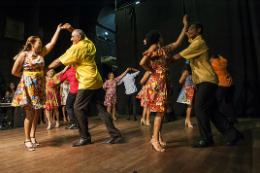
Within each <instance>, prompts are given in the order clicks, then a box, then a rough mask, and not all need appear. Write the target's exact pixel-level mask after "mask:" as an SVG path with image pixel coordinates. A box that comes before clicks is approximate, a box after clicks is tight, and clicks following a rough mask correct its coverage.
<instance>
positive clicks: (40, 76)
mask: <svg viewBox="0 0 260 173" xmlns="http://www.w3.org/2000/svg"><path fill="white" fill-rule="evenodd" d="M25 54H26V56H25V59H24V63H23V75H22V76H21V79H20V82H19V84H18V86H17V89H16V92H15V94H14V98H13V101H12V106H21V108H22V109H25V110H34V109H42V108H43V105H44V102H45V79H44V65H45V63H44V58H43V56H41V55H36V56H35V55H33V54H30V53H28V52H25Z"/></svg>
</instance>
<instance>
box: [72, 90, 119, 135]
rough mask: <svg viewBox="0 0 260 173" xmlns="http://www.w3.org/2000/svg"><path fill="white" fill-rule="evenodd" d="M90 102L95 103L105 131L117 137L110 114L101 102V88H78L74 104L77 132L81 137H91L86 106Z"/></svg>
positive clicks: (117, 133) (117, 131)
mask: <svg viewBox="0 0 260 173" xmlns="http://www.w3.org/2000/svg"><path fill="white" fill-rule="evenodd" d="M90 102H91V103H92V104H94V105H95V107H96V108H97V112H98V114H99V117H100V118H101V120H102V121H103V123H104V124H105V125H106V127H107V131H108V133H109V134H110V136H111V137H112V138H114V137H119V136H121V135H120V132H119V130H118V129H117V128H115V126H114V124H113V122H112V120H111V118H110V115H109V114H108V113H107V111H106V109H105V106H104V105H103V104H102V88H100V89H97V90H79V91H78V94H77V97H76V101H75V105H74V112H75V115H76V117H77V119H78V121H77V122H78V127H79V134H80V136H81V137H82V138H85V139H91V137H90V134H89V132H88V118H87V116H88V107H89V104H90Z"/></svg>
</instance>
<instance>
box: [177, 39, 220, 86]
mask: <svg viewBox="0 0 260 173" xmlns="http://www.w3.org/2000/svg"><path fill="white" fill-rule="evenodd" d="M208 49H209V48H208V46H207V44H206V42H205V41H204V40H203V39H202V36H198V37H196V38H195V39H194V40H192V41H191V44H190V46H189V47H188V48H187V49H185V50H183V51H182V52H181V53H180V55H181V56H182V57H183V58H185V59H187V60H188V61H190V66H191V69H192V80H193V82H194V83H195V84H200V83H201V82H210V83H213V84H216V85H218V76H217V75H216V73H215V72H214V70H213V68H212V66H211V64H210V62H209V55H208Z"/></svg>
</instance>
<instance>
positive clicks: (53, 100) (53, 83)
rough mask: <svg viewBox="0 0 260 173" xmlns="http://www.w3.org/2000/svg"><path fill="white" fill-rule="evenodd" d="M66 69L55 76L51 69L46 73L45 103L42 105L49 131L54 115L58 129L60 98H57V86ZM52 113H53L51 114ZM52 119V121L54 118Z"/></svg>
mask: <svg viewBox="0 0 260 173" xmlns="http://www.w3.org/2000/svg"><path fill="white" fill-rule="evenodd" d="M67 68H68V67H65V68H64V70H63V71H61V72H60V73H58V74H56V75H54V74H55V71H54V70H53V69H50V70H49V71H48V72H47V73H46V78H45V80H46V100H45V101H46V102H45V105H44V108H45V109H46V115H47V120H48V126H47V129H48V130H50V129H51V119H52V116H53V113H54V117H56V121H55V122H56V125H55V127H59V126H60V123H59V119H60V118H59V117H60V112H59V107H60V97H59V91H58V88H57V87H58V86H57V85H58V84H60V82H61V80H62V75H63V73H64V72H65V71H66V70H67ZM53 111H54V112H53ZM54 117H53V120H55V118H54Z"/></svg>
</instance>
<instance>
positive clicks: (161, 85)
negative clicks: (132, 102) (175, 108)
mask: <svg viewBox="0 0 260 173" xmlns="http://www.w3.org/2000/svg"><path fill="white" fill-rule="evenodd" d="M170 49H171V48H170V47H169V46H166V47H163V48H159V49H158V50H157V51H154V52H148V51H146V52H144V53H143V55H144V56H148V57H149V58H150V63H151V67H152V69H153V75H151V77H150V78H149V80H148V81H147V83H146V85H145V87H144V89H142V90H143V91H142V93H140V94H139V96H140V97H141V98H142V99H144V100H145V101H146V102H147V105H148V107H149V108H150V111H151V112H166V113H169V112H171V111H172V110H171V94H170V93H171V77H170V74H171V68H170V66H171V56H170V55H169V51H170Z"/></svg>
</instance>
